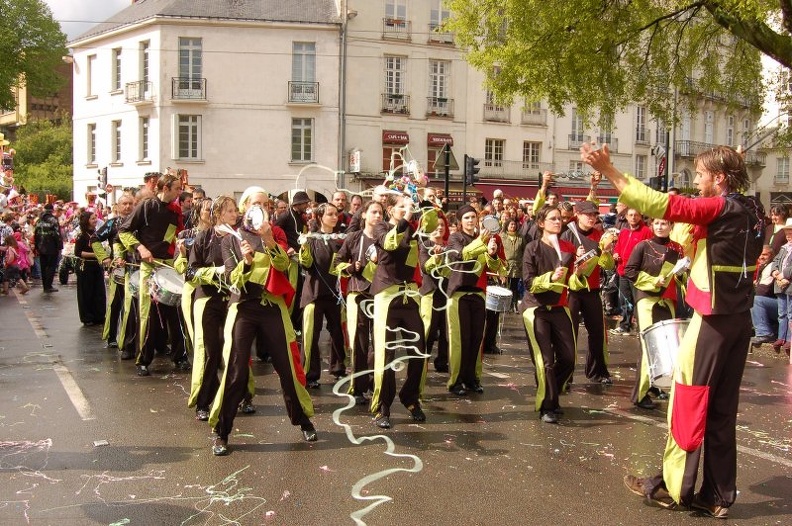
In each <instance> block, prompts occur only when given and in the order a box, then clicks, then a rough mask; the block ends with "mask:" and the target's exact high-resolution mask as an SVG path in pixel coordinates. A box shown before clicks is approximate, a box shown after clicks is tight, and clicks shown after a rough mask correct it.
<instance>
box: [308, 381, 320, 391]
mask: <svg viewBox="0 0 792 526" xmlns="http://www.w3.org/2000/svg"><path fill="white" fill-rule="evenodd" d="M306 387H307V388H308V389H319V388H320V387H321V384H320V383H319V382H318V381H317V380H311V381H310V382H308V384H307V385H306Z"/></svg>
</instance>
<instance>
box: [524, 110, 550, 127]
mask: <svg viewBox="0 0 792 526" xmlns="http://www.w3.org/2000/svg"><path fill="white" fill-rule="evenodd" d="M520 124H524V125H527V126H531V125H533V126H545V125H547V110H541V109H540V110H534V111H524V112H522V115H521V116H520Z"/></svg>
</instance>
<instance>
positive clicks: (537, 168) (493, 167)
mask: <svg viewBox="0 0 792 526" xmlns="http://www.w3.org/2000/svg"><path fill="white" fill-rule="evenodd" d="M483 161H484V162H482V163H481V165H480V170H481V171H480V172H479V174H478V175H479V177H481V178H482V179H520V180H524V181H538V174H539V173H541V172H544V171H545V170H549V171H551V172H552V171H554V166H553V164H552V163H532V162H528V161H504V160H502V159H489V160H487V159H484V160H483Z"/></svg>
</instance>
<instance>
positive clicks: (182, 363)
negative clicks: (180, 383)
mask: <svg viewBox="0 0 792 526" xmlns="http://www.w3.org/2000/svg"><path fill="white" fill-rule="evenodd" d="M174 367H175V368H176V369H177V370H179V371H190V370H192V365H190V361H189V360H179V361H178V362H176V363H175V364H174Z"/></svg>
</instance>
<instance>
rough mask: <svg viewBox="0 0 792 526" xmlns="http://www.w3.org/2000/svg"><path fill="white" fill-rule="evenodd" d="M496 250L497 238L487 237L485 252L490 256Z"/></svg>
mask: <svg viewBox="0 0 792 526" xmlns="http://www.w3.org/2000/svg"><path fill="white" fill-rule="evenodd" d="M497 252H498V240H497V239H495V238H494V237H491V238H490V239H489V243H487V254H489V255H490V256H494V255H495V253H497Z"/></svg>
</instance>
